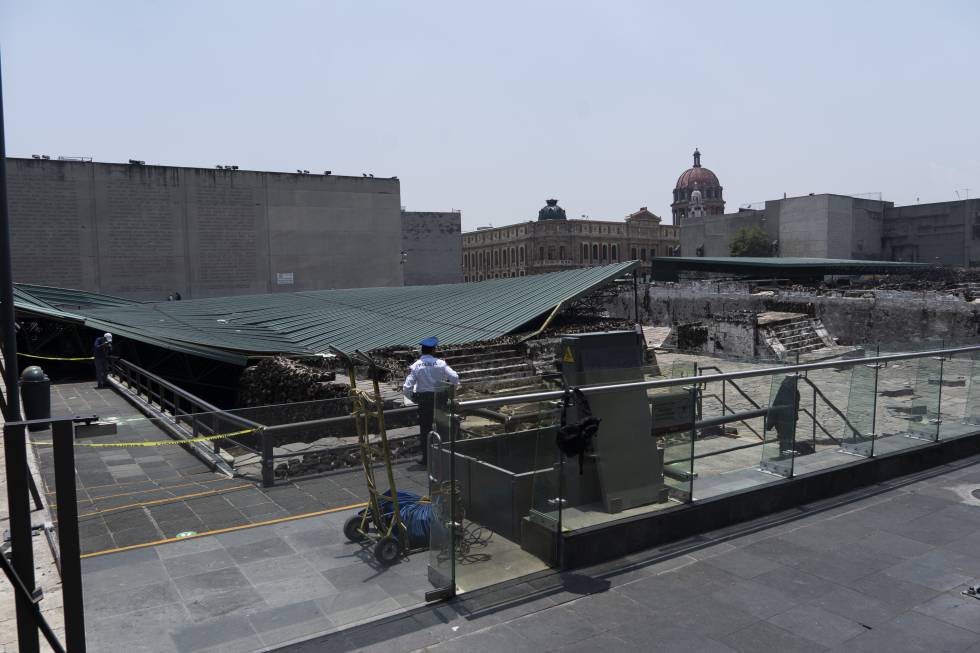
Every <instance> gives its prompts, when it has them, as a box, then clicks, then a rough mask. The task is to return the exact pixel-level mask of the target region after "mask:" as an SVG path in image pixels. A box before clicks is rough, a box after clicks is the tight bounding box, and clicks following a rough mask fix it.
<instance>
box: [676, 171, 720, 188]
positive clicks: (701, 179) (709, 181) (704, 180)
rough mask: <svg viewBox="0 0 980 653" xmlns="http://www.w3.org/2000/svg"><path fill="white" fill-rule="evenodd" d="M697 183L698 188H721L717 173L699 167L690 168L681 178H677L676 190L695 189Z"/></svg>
mask: <svg viewBox="0 0 980 653" xmlns="http://www.w3.org/2000/svg"><path fill="white" fill-rule="evenodd" d="M695 182H697V185H698V188H709V187H711V188H713V187H715V186H721V184H720V183H718V177H717V176H716V175H715V173H713V172H711V171H710V170H708V169H707V168H702V167H701V166H697V167H696V168H688V169H687V170H685V171H684V172H683V173H681V176H680V177H678V178H677V185H676V186H674V188H679V189H683V190H688V189H693V188H694V184H695Z"/></svg>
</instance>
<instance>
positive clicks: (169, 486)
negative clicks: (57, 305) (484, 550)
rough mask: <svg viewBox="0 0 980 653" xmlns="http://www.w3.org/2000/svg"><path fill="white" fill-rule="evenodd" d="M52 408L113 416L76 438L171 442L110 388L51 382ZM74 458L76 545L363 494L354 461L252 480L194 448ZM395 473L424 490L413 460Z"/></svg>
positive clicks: (328, 504) (105, 545)
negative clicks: (103, 430) (221, 468)
mask: <svg viewBox="0 0 980 653" xmlns="http://www.w3.org/2000/svg"><path fill="white" fill-rule="evenodd" d="M52 414H53V415H55V416H58V415H92V414H95V415H98V416H99V417H100V418H101V419H103V420H111V421H115V422H116V423H117V424H118V427H117V429H118V432H117V434H116V435H113V436H101V437H97V438H80V439H79V441H80V442H92V443H95V442H98V443H104V442H131V441H151V440H162V441H172V440H171V438H170V437H169V436H168V435H167V434H166V432H165V431H163V430H162V429H161V428H160V427H158V426H157V425H156V424H155V423H154V422H153V421H152V420H150V419H148V418H146V417H144V416H143V415H142V414H140V413H138V412H137V411H136V409H135V408H133V407H132V406H131V405H130V404H129V403H127V402H126V400H125V399H123V397H122V396H120V395H119V394H117V393H116V392H114V391H113V390H111V389H105V390H97V389H95V388H93V387H92V384H91V383H74V384H59V385H55V386H53V388H52ZM49 438H50V436H49V434H48V433H46V432H42V433H38V434H34V435H32V440H34V441H44V440H47V439H49ZM36 449H37V452H38V454H39V458H40V461H41V470H42V478H43V481H44V485H45V486H46V487H45V490H46V491H47V492H48V493H49V497H50V498H51V500H52V503H53V498H54V495H53V490H54V481H53V464H52V460H51V447H49V446H45V445H36ZM75 460H76V468H77V470H78V473H77V481H78V482H77V485H78V499H79V516H80V524H79V530H80V535H81V541H82V553H83V554H90V553H94V552H100V551H107V550H112V549H115V548H118V547H126V546H132V545H139V544H145V543H149V542H157V541H160V540H164V539H168V538H172V537H175V536H177V535H178V534H180V533H187V532H197V533H203V532H208V531H213V530H220V529H225V528H233V527H236V526H241V525H244V524H252V523H262V522H266V521H269V520H273V519H279V518H284V517H289V516H295V515H303V514H307V513H312V512H318V511H322V510H331V509H338V508H343V507H345V506H351V505H356V504H359V503H361V502H363V501H364V500H365V498H366V489H365V482H364V475H363V472H362V471H361V470H360V469H359V468H357V469H350V470H344V471H338V472H334V473H331V474H327V475H323V476H320V477H318V478H311V479H307V480H297V481H280V482H279V483H278V484H277V485H276V486H275V487H272V488H261V487H259V486H258V485H257V484H256V483H254V482H252V481H250V480H247V479H242V478H229V477H228V476H226V475H224V474H221V473H215V472H211V471H210V470H209V469H208V467H207V466H205V465H204V464H203V463H202V462H201V461H200V460H199V459H198V458H196V457H195V456H194V455H193V454H191V453H190V452H188V451H186V450H185V449H183V448H182V447H180V446H176V445H172V444H170V445H163V446H156V447H123V448H116V447H109V448H86V447H77V448H76V449H75ZM395 478H396V483H397V484H398V488H399V489H400V490H409V491H412V492H416V493H420V494H424V493H426V491H427V490H426V488H425V486H424V485H423V483H424V481H425V471H424V470H423V469H421V468H417V467H415V466H413V465H410V464H406V463H401V464H398V465H397V466H396V468H395Z"/></svg>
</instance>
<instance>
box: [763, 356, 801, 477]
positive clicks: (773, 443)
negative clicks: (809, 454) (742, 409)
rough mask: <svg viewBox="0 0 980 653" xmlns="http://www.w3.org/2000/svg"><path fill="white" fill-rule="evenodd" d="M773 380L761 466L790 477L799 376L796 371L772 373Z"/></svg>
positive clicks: (767, 470)
mask: <svg viewBox="0 0 980 653" xmlns="http://www.w3.org/2000/svg"><path fill="white" fill-rule="evenodd" d="M770 383H771V386H770V394H769V402H768V406H769V412H768V414H767V415H766V420H765V426H766V431H765V439H764V442H763V445H762V460H761V461H760V464H759V466H760V468H761V469H762V470H764V471H766V472H769V473H771V474H776V475H778V476H784V477H790V476H792V475H793V459H794V456H795V455H796V451H795V449H794V447H795V443H796V425H797V411H798V409H799V402H800V393H799V387H798V386H799V378H798V375H796V374H778V375H774V376H773V377H771V381H770Z"/></svg>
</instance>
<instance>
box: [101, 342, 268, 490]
mask: <svg viewBox="0 0 980 653" xmlns="http://www.w3.org/2000/svg"><path fill="white" fill-rule="evenodd" d="M112 367H113V373H114V374H115V376H116V377H117V378H118V379H119V381H120V382H121V383H122V384H123V385H125V386H126V388H127V389H128V390H129V391H130V392H131V393H132V394H133V395H135V396H136V397H137V398H139V399H142V400H145V401H146V403H147V404H149V405H151V406H153V407H155V408H156V409H157V412H158V413H159V414H160V415H161V416H163V418H164V419H165V420H166V421H165V423H164V425H165V426H167V427H169V428H168V430H169V431H170V432H171V434H172V435H174V436H175V437H177V438H184V439H190V440H193V439H194V438H197V437H200V436H210V435H218V434H219V433H222V432H225V431H226V430H239V429H252V430H255V431H256V432H257V433H259V434H260V437H261V433H262V430H263V429H264V426H263V425H262V424H259V423H258V422H254V421H252V420H250V419H246V418H244V417H240V416H238V415H235V414H234V413H231V412H228V411H226V410H222V409H220V408H218V407H217V406H215V405H213V404H211V403H209V402H207V401H205V400H204V399H201V398H200V397H197V396H195V395H193V394H191V393H190V392H187V391H186V390H183V389H181V388H179V387H177V386H176V385H174V384H173V383H170V382H169V381H166V380H164V379H162V378H161V377H159V376H157V375H156V374H153V373H152V372H148V371H147V370H145V369H143V368H142V367H139V366H138V365H135V364H133V363H130V362H129V361H127V360H124V359H116V360H114V361H113V366H112ZM226 427H227V428H226ZM222 442H224V440H222V439H218V440H211V441H209V442H206V443H205V442H189V443H188V446H191V447H194V449H195V450H196V451H197V452H198V453H199V454H201V455H202V456H203V457H204V458H205V459H206V460H207V461H208V462H209V463H210V464H212V465H214V466H216V467H219V468H225V467H226V466H228V464H227V463H226V462H225V461H224V459H223V458H222V457H221V455H220V448H221V443H222ZM235 443H236V445H237V446H239V447H242V448H244V449H246V450H247V451H249V452H250V453H254V454H261V448H255V447H250V446H248V445H246V444H244V443H243V442H241V441H239V440H236V442H235ZM226 471H232V472H233V468H230V469H229V470H226Z"/></svg>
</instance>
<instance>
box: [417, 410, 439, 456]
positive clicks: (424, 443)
mask: <svg viewBox="0 0 980 653" xmlns="http://www.w3.org/2000/svg"><path fill="white" fill-rule="evenodd" d="M414 399H415V403H416V404H418V406H419V447H420V448H421V449H422V464H423V465H424V464H426V463H427V462H428V460H429V431H431V430H432V419H433V415H434V413H435V403H436V393H434V392H416V393H415V397H414Z"/></svg>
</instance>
